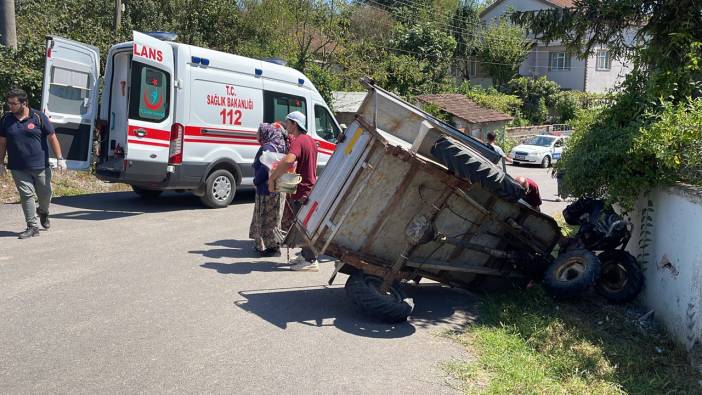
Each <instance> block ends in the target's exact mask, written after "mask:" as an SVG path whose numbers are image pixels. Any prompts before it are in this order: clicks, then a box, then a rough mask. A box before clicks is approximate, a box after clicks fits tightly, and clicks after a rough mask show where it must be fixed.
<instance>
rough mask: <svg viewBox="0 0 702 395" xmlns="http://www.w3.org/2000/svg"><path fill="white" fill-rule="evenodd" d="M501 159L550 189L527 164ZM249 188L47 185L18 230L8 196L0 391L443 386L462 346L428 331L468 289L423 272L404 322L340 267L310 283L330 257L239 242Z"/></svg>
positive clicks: (1, 215)
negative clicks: (429, 279)
mask: <svg viewBox="0 0 702 395" xmlns="http://www.w3.org/2000/svg"><path fill="white" fill-rule="evenodd" d="M517 170H519V171H517ZM509 172H510V174H513V175H518V174H523V175H526V176H529V177H532V178H534V179H535V180H537V182H539V183H540V184H541V189H542V194H543V195H544V196H545V197H547V196H546V195H547V194H548V193H553V192H555V184H554V185H553V186H550V185H548V183H549V182H551V183H553V181H552V180H550V178H548V177H547V176H546V175H545V174H546V173H545V170H543V169H533V168H532V169H527V168H514V167H510V168H509ZM547 198H548V197H547ZM252 202H253V196H252V194H250V193H247V194H242V195H241V196H239V197H238V198H237V199H236V201H235V203H234V204H233V205H232V206H230V207H229V208H227V209H223V210H208V209H204V208H202V207H201V205H200V203H199V201H198V200H197V199H196V198H194V197H193V196H191V195H189V194H176V193H168V194H164V195H163V196H162V197H161V198H160V199H159V200H157V201H155V202H144V201H142V200H139V199H138V198H137V197H136V196H135V195H134V194H132V193H127V192H121V193H109V194H96V195H84V196H80V197H67V198H56V199H54V204H53V206H52V229H51V230H50V231H42V232H41V236H39V237H35V238H32V239H29V240H18V239H16V234H15V232H16V231H19V230H22V229H23V228H24V224H23V219H22V215H21V209H20V206H19V205H16V204H12V205H10V204H6V205H3V206H0V393H11V394H23V393H136V392H140V393H142V392H145V393H166V392H168V393H186V392H187V393H195V392H197V393H204V392H207V393H262V392H263V393H272V392H288V393H383V394H389V393H398V394H400V393H402V394H406V393H410V392H424V393H453V392H456V387H455V385H453V384H452V382H451V380H450V379H449V378H447V377H446V376H445V374H444V373H443V371H442V368H441V366H442V364H443V363H446V362H450V361H453V360H456V359H460V360H469V359H470V358H471V355H469V354H467V353H466V352H465V351H464V349H463V348H462V347H461V346H459V345H457V344H455V343H453V342H452V341H450V340H448V339H447V338H446V337H444V336H441V335H442V333H444V332H446V331H447V330H450V329H455V328H458V327H459V326H461V325H462V324H464V323H465V322H467V321H468V320H471V319H473V318H474V317H475V314H476V308H475V298H474V297H472V296H471V295H469V294H467V293H464V292H461V291H457V290H451V289H447V288H444V287H440V286H437V285H436V284H432V283H429V284H425V285H422V286H420V287H416V288H410V290H409V292H410V293H411V296H413V297H414V299H415V304H416V308H415V312H414V315H413V316H412V317H411V319H410V320H409V321H408V322H407V323H403V324H401V325H383V324H378V323H374V322H373V321H370V320H368V319H367V318H366V317H365V316H363V315H362V314H360V313H358V312H356V311H355V310H354V308H353V307H352V305H351V303H350V302H349V301H348V299H347V298H346V296H345V292H344V290H343V283H344V281H345V280H346V276H345V275H339V276H337V279H336V280H335V282H334V284H333V285H332V286H327V285H326V281H327V279H328V277H329V274H330V273H331V271H332V264H331V263H329V262H327V263H323V264H322V270H321V271H320V272H319V273H298V272H291V271H289V270H288V269H287V267H286V266H284V265H282V264H283V263H284V259H283V258H273V259H271V258H263V259H262V258H256V257H254V255H253V253H252V250H251V248H250V241H249V240H248V237H247V236H248V225H249V222H250V218H251V212H252V209H253V203H252ZM552 205H553V207H554V209H555V208H556V207H557V204H556V203H552V202H549V201H545V206H546V210H545V211H546V212H549V210H551V206H552Z"/></svg>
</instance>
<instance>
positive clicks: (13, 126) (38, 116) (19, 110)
mask: <svg viewBox="0 0 702 395" xmlns="http://www.w3.org/2000/svg"><path fill="white" fill-rule="evenodd" d="M5 101H6V104H7V106H8V107H9V108H10V112H8V113H6V114H5V115H3V116H2V119H0V176H3V175H4V174H5V173H6V170H5V164H4V163H5V153H7V156H8V163H7V168H9V169H10V172H11V173H12V178H13V179H14V181H15V185H16V186H17V191H18V192H19V195H20V202H21V203H22V211H23V212H24V219H25V221H26V222H27V229H26V230H25V231H24V232H22V233H20V234H19V238H20V239H26V238H29V237H33V236H38V235H39V226H38V223H37V214H38V215H39V222H41V226H42V227H44V229H49V227H50V226H51V224H50V222H49V203H51V167H50V166H49V144H51V148H52V149H53V150H54V153H55V154H56V157H57V159H58V168H59V169H60V170H63V169H65V168H66V161H65V160H64V159H63V156H62V155H61V147H60V146H59V142H58V139H57V138H56V134H55V132H54V127H53V126H52V125H51V122H49V119H48V118H47V116H46V115H44V114H43V113H42V112H39V111H36V110H33V109H31V108H29V106H28V104H27V93H26V92H25V91H23V90H22V89H11V90H10V91H9V92H7V94H6V95H5ZM35 199H36V200H38V201H39V207H38V208H37V207H36V203H35Z"/></svg>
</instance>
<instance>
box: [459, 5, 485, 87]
mask: <svg viewBox="0 0 702 395" xmlns="http://www.w3.org/2000/svg"><path fill="white" fill-rule="evenodd" d="M481 28H482V24H481V22H480V15H479V11H478V6H477V4H476V3H475V2H474V1H472V0H469V1H466V2H463V3H462V4H461V5H460V6H459V8H458V9H457V10H456V12H455V13H454V14H453V17H452V18H451V34H452V35H453V38H454V40H456V50H455V51H454V53H453V56H454V59H455V64H456V66H457V68H458V70H459V71H460V72H461V75H462V76H463V79H465V80H469V79H470V62H471V61H473V60H475V59H474V58H475V56H476V55H477V54H478V50H479V49H480V34H481Z"/></svg>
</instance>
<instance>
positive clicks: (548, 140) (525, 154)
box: [509, 134, 567, 167]
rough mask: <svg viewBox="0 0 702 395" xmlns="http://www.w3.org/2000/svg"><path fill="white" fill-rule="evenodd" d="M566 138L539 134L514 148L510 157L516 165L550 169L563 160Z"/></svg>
mask: <svg viewBox="0 0 702 395" xmlns="http://www.w3.org/2000/svg"><path fill="white" fill-rule="evenodd" d="M566 138H567V137H565V136H553V135H547V134H539V135H536V136H533V137H531V138H529V139H528V140H527V141H525V142H524V143H522V144H519V145H518V146H516V147H514V148H512V151H511V152H510V154H509V157H510V158H512V160H513V161H514V164H515V165H518V164H522V163H524V164H532V165H540V166H541V167H549V166H551V164H552V163H555V162H558V160H559V159H560V158H561V154H562V153H563V147H564V146H565V140H566Z"/></svg>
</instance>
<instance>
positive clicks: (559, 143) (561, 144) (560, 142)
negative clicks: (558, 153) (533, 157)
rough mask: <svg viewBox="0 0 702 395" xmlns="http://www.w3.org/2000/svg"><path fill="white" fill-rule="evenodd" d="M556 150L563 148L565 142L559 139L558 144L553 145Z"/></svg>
mask: <svg viewBox="0 0 702 395" xmlns="http://www.w3.org/2000/svg"><path fill="white" fill-rule="evenodd" d="M553 146H554V147H556V148H560V147H563V140H561V139H559V140H557V141H556V144H554V145H553Z"/></svg>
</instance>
